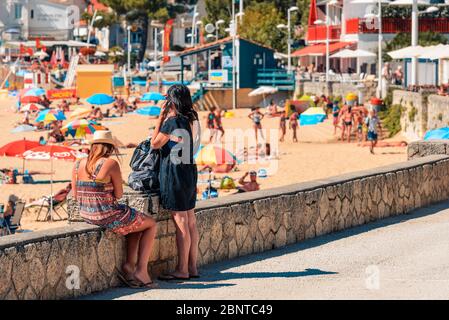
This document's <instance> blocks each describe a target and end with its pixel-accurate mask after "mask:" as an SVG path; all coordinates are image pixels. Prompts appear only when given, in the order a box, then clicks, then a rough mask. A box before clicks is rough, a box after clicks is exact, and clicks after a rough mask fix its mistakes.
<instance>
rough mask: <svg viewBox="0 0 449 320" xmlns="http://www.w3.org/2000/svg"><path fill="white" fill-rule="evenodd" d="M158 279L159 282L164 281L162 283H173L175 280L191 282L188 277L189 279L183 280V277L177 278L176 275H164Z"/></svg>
mask: <svg viewBox="0 0 449 320" xmlns="http://www.w3.org/2000/svg"><path fill="white" fill-rule="evenodd" d="M158 279H159V280H162V281H173V280H181V281H186V280H189V279H190V277H188V278H183V277H177V276H175V275H173V274H163V275H160V276H159V277H158Z"/></svg>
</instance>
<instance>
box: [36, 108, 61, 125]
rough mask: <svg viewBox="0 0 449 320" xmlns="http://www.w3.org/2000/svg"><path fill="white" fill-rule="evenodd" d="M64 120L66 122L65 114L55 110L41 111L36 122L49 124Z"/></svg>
mask: <svg viewBox="0 0 449 320" xmlns="http://www.w3.org/2000/svg"><path fill="white" fill-rule="evenodd" d="M62 120H66V117H65V115H64V113H63V112H62V111H60V110H54V109H49V110H44V111H41V112H40V113H39V114H38V116H37V118H36V122H47V123H48V122H53V121H62Z"/></svg>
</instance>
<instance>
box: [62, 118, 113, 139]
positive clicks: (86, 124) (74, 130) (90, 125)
mask: <svg viewBox="0 0 449 320" xmlns="http://www.w3.org/2000/svg"><path fill="white" fill-rule="evenodd" d="M97 130H106V128H105V127H103V126H100V125H99V124H97V123H96V122H94V121H91V120H85V119H82V120H75V121H72V122H70V123H68V124H67V125H65V126H64V127H63V128H62V129H61V131H62V133H63V134H64V135H66V136H72V137H74V138H84V137H86V135H88V134H94V133H95V131H97Z"/></svg>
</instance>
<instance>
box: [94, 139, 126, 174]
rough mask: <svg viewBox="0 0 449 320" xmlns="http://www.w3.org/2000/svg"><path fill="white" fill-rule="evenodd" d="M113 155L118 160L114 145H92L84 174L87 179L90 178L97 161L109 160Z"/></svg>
mask: <svg viewBox="0 0 449 320" xmlns="http://www.w3.org/2000/svg"><path fill="white" fill-rule="evenodd" d="M114 153H115V155H116V156H117V159H119V157H118V151H117V148H116V147H115V146H114V145H112V144H109V143H94V144H92V146H91V148H90V152H89V156H88V157H87V161H86V172H87V174H88V175H89V177H90V178H92V176H93V174H94V172H95V166H96V164H97V162H98V160H100V159H101V158H109V157H110V156H112V155H113V154H114Z"/></svg>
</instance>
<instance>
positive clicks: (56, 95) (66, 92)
mask: <svg viewBox="0 0 449 320" xmlns="http://www.w3.org/2000/svg"><path fill="white" fill-rule="evenodd" d="M47 95H48V99H50V100H59V99H71V98H73V97H76V89H55V90H48V91H47Z"/></svg>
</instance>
